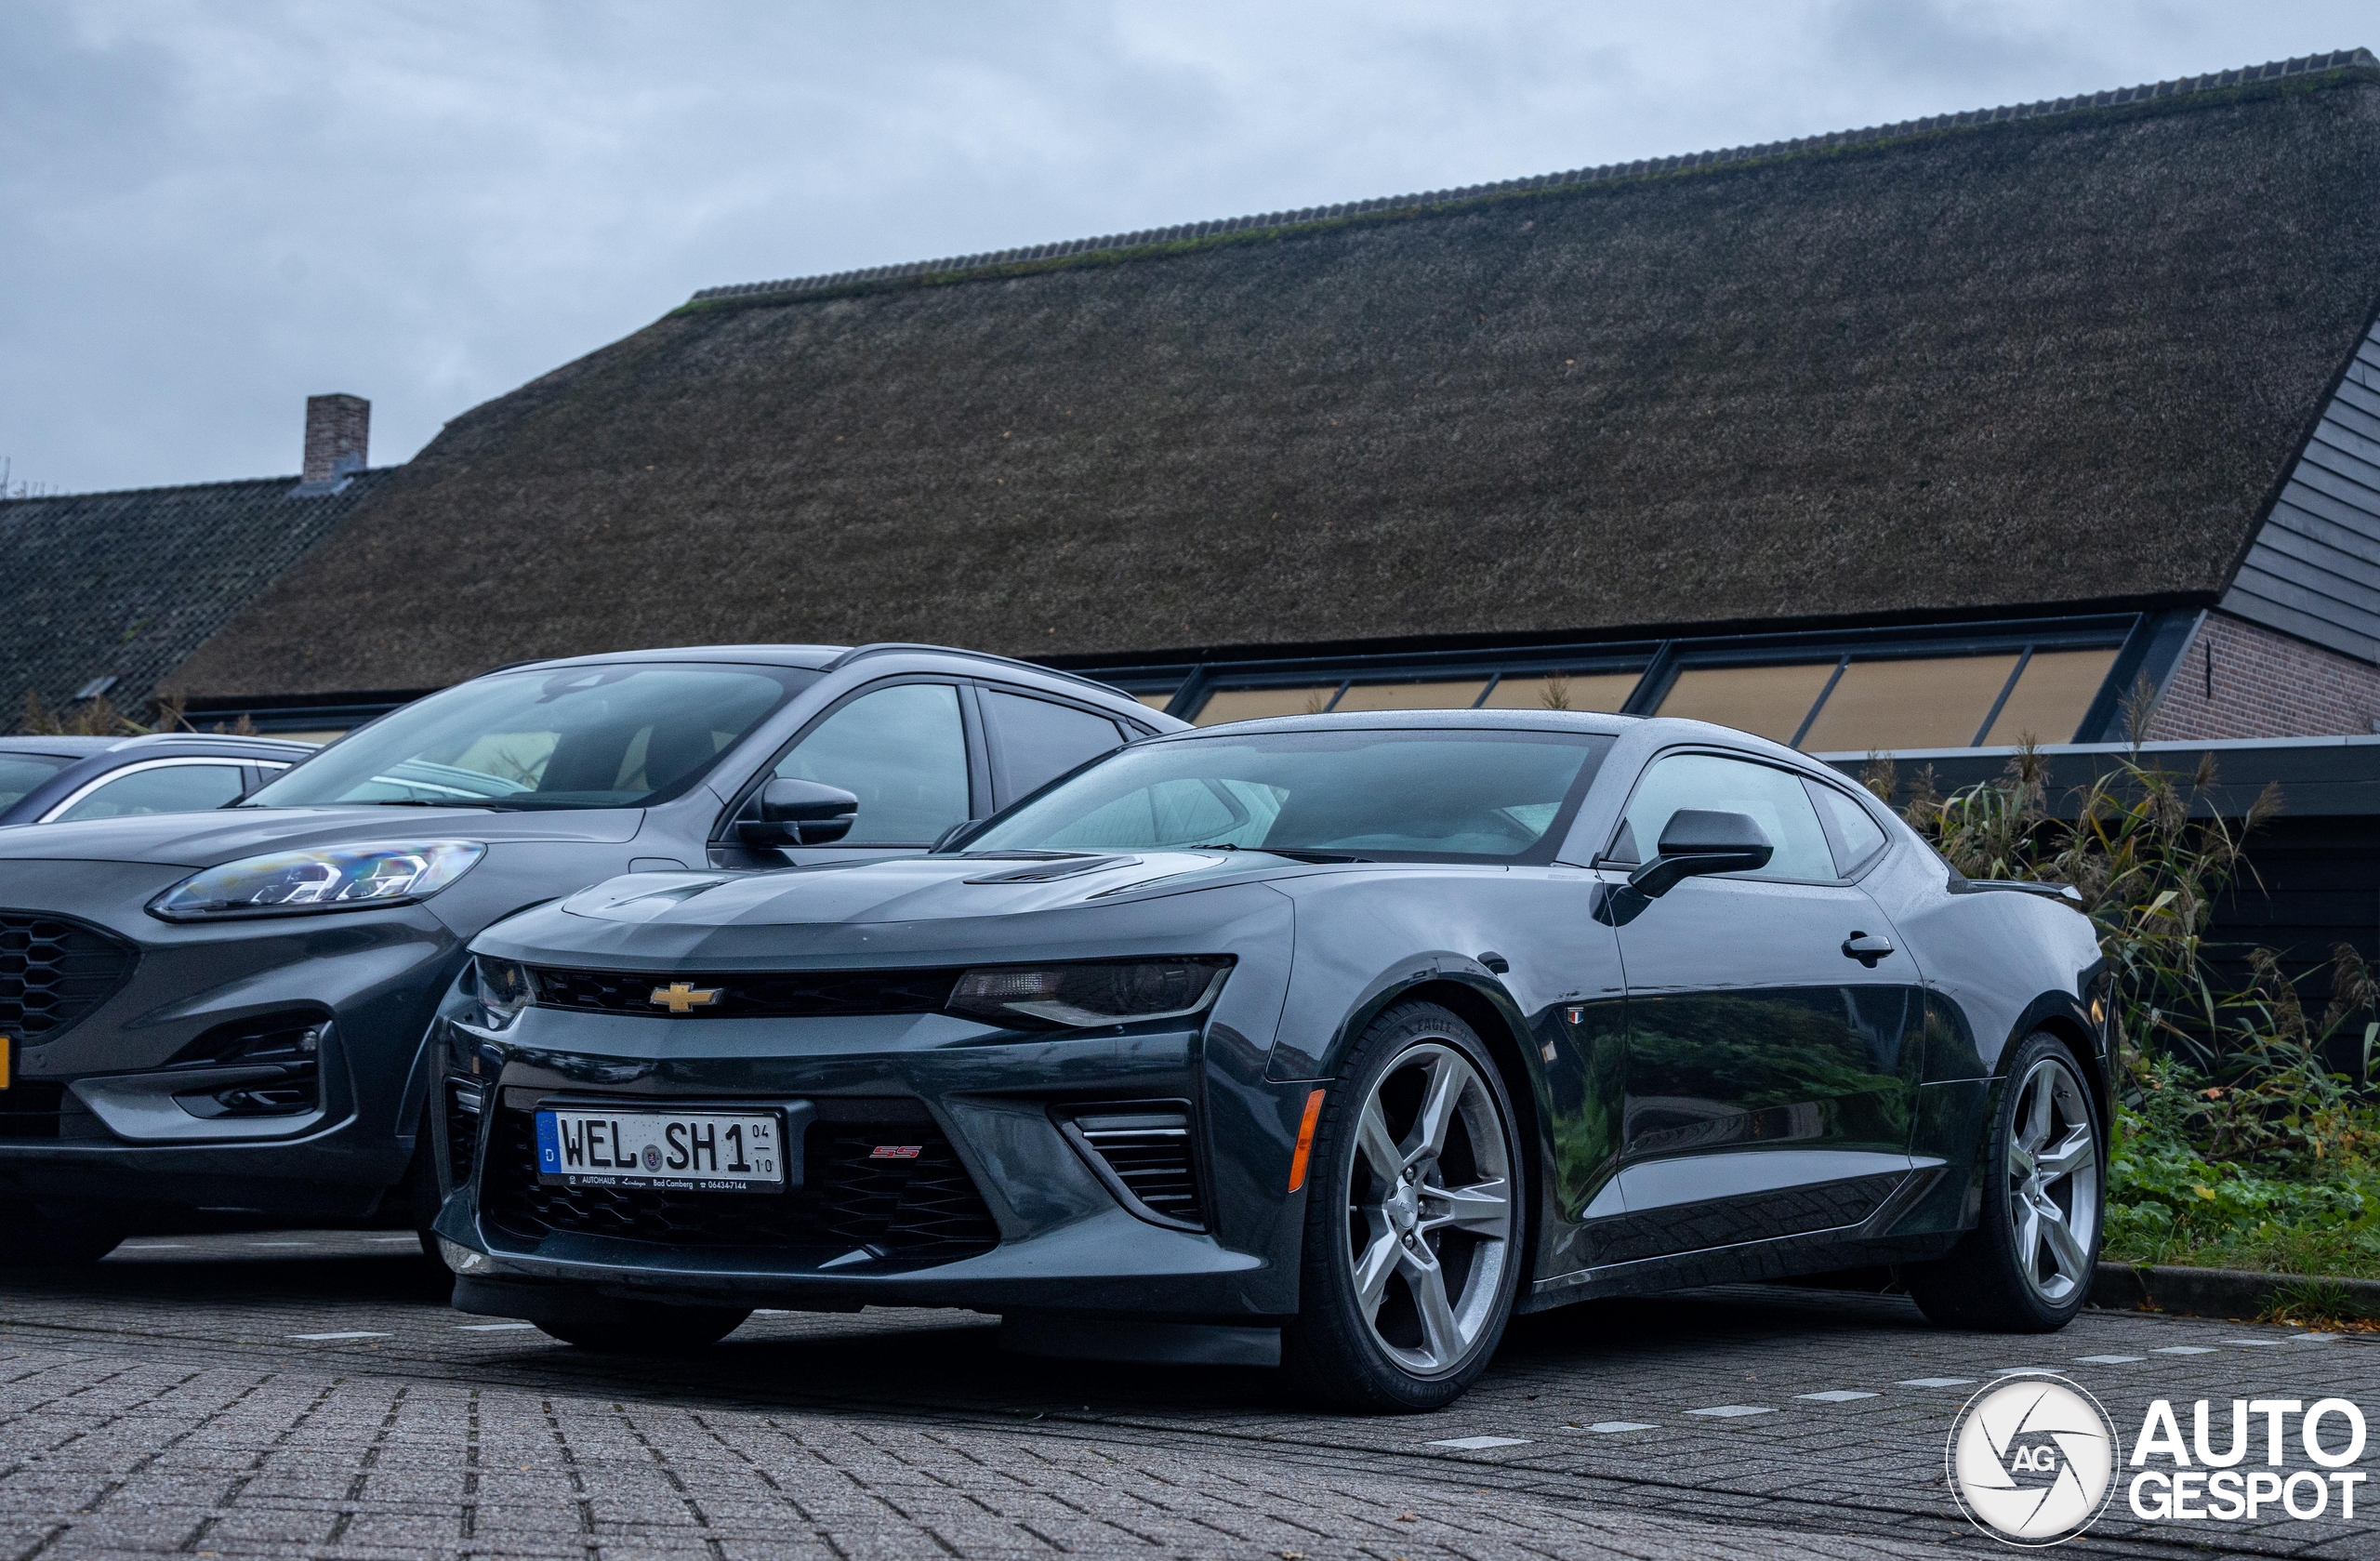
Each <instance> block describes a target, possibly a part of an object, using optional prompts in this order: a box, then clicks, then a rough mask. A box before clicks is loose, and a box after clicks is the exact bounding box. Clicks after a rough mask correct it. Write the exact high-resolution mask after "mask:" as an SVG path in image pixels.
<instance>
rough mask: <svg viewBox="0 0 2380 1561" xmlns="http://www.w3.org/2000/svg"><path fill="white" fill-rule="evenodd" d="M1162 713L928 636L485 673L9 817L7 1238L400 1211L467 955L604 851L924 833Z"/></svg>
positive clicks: (410, 1209) (824, 849)
mask: <svg viewBox="0 0 2380 1561" xmlns="http://www.w3.org/2000/svg"><path fill="white" fill-rule="evenodd" d="M1181 725H1182V723H1181V722H1180V721H1174V720H1172V719H1170V717H1167V716H1164V715H1160V714H1158V713H1157V712H1156V711H1154V710H1151V709H1149V708H1145V707H1144V706H1142V705H1140V704H1139V703H1137V702H1136V701H1134V700H1132V699H1131V698H1130V697H1129V696H1127V695H1122V694H1118V693H1117V692H1116V691H1115V690H1113V689H1110V688H1107V687H1105V686H1104V685H1102V684H1097V683H1092V682H1089V681H1084V680H1081V679H1077V678H1072V677H1069V676H1067V675H1065V674H1064V673H1058V672H1051V671H1049V670H1046V669H1044V668H1038V667H1032V666H1029V665H1026V664H1025V663H1022V662H1014V661H1009V660H1005V659H1002V658H999V657H997V656H985V655H973V654H971V653H967V652H961V651H953V650H946V649H942V648H938V647H934V646H922V645H867V646H863V647H860V648H858V649H842V648H839V647H833V646H802V645H757V646H730V647H710V648H705V649H695V650H656V651H641V652H636V653H632V654H627V655H600V656H585V657H579V658H576V659H572V660H563V661H547V662H537V663H533V664H530V665H526V666H521V667H513V668H504V669H502V670H499V671H496V672H492V673H490V674H488V675H486V676H484V677H482V678H478V679H475V680H473V681H469V682H467V683H462V684H459V685H457V686H456V687H454V688H451V689H448V690H445V691H444V692H443V693H440V694H437V695H431V696H430V697H429V698H427V699H423V700H421V701H419V702H417V703H416V704H413V705H410V706H407V707H405V708H403V709H401V710H398V711H395V712H393V713H392V714H390V715H388V716H385V717H383V718H381V719H380V720H379V721H375V722H374V723H372V724H371V725H369V726H367V727H364V728H363V729H361V730H359V731H357V732H355V733H353V734H350V735H349V736H348V737H346V738H345V739H343V740H341V741H340V742H337V743H336V744H333V745H332V746H331V747H327V748H325V749H324V750H322V751H321V752H320V753H318V754H316V755H315V756H314V757H312V758H310V759H307V760H306V761H303V762H302V763H299V764H298V765H297V766H296V767H294V768H292V769H291V770H289V771H288V772H287V773H286V774H283V775H282V776H281V777H280V778H278V779H276V780H274V781H271V783H269V784H267V785H266V786H264V787H261V788H260V789H258V791H256V792H255V793H253V794H252V795H250V796H248V797H247V798H245V800H241V801H240V802H238V803H237V804H235V805H234V806H232V807H230V808H227V809H224V810H221V811H218V812H213V813H203V814H181V815H179V816H175V815H166V816H157V817H145V818H115V819H109V820H103V821H101V820H95V821H91V822H86V823H59V824H51V825H46V826H44V827H40V828H35V829H10V830H6V831H0V1080H5V1085H0V1191H5V1195H6V1196H5V1197H4V1198H0V1261H17V1262H44V1261H47V1262H60V1261H77V1260H87V1259H91V1258H96V1257H98V1256H99V1255H102V1254H104V1253H105V1252H106V1251H107V1250H110V1249H111V1248H112V1247H113V1246H114V1245H115V1244H116V1243H117V1242H118V1241H120V1240H121V1239H122V1238H123V1237H125V1236H126V1235H129V1234H133V1233H135V1232H147V1231H159V1230H173V1229H182V1228H192V1227H206V1226H217V1227H219V1226H222V1225H225V1224H231V1225H240V1224H245V1225H251V1226H253V1225H260V1224H290V1223H297V1222H304V1223H324V1224H384V1225H389V1226H391V1227H394V1228H415V1229H419V1228H422V1227H424V1226H426V1225H427V1224H429V1221H430V1217H431V1215H432V1214H434V1212H435V1211H436V1206H437V1197H438V1187H437V1177H436V1174H435V1171H434V1168H433V1165H432V1157H431V1155H430V1148H429V1136H428V1134H427V1133H426V1132H425V1131H424V1130H423V1126H422V1124H423V1120H424V1106H425V1104H426V1097H427V1094H428V1091H429V1090H430V1084H431V1080H432V1078H433V1077H434V1075H435V1073H436V1071H437V1069H436V1067H435V1065H433V1064H432V1063H431V1062H430V1061H429V1060H428V1059H426V1057H425V1053H424V1038H425V1036H426V1034H427V1032H428V1030H429V1027H430V1020H431V1017H432V1015H433V1013H434V1012H435V1010H436V1008H437V1005H438V1001H439V999H440V997H441V995H442V994H443V992H444V991H445V989H446V987H447V986H448V985H449V984H450V983H451V982H452V981H453V979H454V977H455V975H456V972H457V970H459V969H460V968H461V965H462V962H463V959H464V946H465V945H466V944H468V943H469V941H470V939H471V938H472V937H473V936H474V935H475V934H477V933H479V932H480V930H481V929H482V928H483V927H486V926H487V925H489V924H490V923H491V922H494V921H496V920H497V919H501V918H503V917H507V916H509V915H512V914H513V913H514V912H516V911H519V910H522V909H524V908H526V907H528V906H535V905H538V904H540V903H543V902H545V901H548V900H551V899H554V898H556V897H558V896H561V895H563V894H568V893H573V892H575V891H576V890H578V889H581V888H584V887H585V886H587V885H588V884H591V883H595V882H598V881H600V880H604V879H607V878H611V877H613V876H615V875H617V874H619V873H623V872H632V871H644V870H653V869H663V870H667V869H670V868H678V867H762V866H789V865H802V864H810V863H819V862H827V861H834V860H839V859H842V860H848V859H853V858H857V857H862V856H870V855H886V854H898V853H908V852H913V851H917V850H921V849H923V848H925V847H927V846H929V845H931V844H932V843H933V842H934V840H936V839H937V838H938V837H940V836H942V835H944V834H945V833H946V832H948V831H949V830H950V829H952V828H953V827H956V826H958V825H960V824H963V823H965V822H967V821H968V820H970V819H973V818H980V817H984V816H986V815H988V814H992V813H993V812H995V811H997V810H998V809H999V808H1001V807H1004V806H1006V805H1007V804H1008V803H1009V802H1011V801H1013V800H1016V799H1017V798H1019V797H1022V796H1024V795H1025V794H1026V793H1027V792H1029V791H1032V790H1034V789H1035V788H1037V787H1039V786H1041V785H1042V784H1043V783H1044V782H1046V781H1049V780H1051V778H1053V777H1055V776H1057V775H1059V774H1064V773H1065V772H1067V771H1069V770H1072V769H1074V768H1076V767H1077V766H1078V765H1079V764H1081V763H1083V762H1085V761H1089V760H1091V759H1092V758H1094V757H1096V756H1097V755H1099V754H1101V753H1104V752H1106V751H1107V750H1109V749H1112V748H1115V747H1119V746H1120V745H1122V744H1123V743H1126V742H1128V741H1131V739H1133V738H1135V737H1140V736H1144V735H1147V734H1154V733H1157V732H1163V731H1172V730H1176V729H1179V728H1180V727H1181Z"/></svg>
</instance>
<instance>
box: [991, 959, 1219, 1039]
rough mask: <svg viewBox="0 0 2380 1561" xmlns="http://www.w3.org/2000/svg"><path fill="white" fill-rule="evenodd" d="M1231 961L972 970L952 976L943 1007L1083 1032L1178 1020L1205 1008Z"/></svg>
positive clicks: (1001, 1020) (1000, 1022) (1148, 961)
mask: <svg viewBox="0 0 2380 1561" xmlns="http://www.w3.org/2000/svg"><path fill="white" fill-rule="evenodd" d="M1231 965H1232V962H1231V960H1230V959H1228V958H1220V957H1212V956H1198V957H1194V958H1189V959H1131V960H1123V959H1119V960H1116V961H1113V962H1107V963H1101V964H1095V965H1044V966H1041V967H1039V968H1038V969H1034V968H1027V969H1018V968H1015V967H1009V968H1006V969H992V970H974V971H969V972H966V973H965V974H964V975H961V976H960V977H959V983H958V985H957V986H953V987H952V988H951V992H950V1001H949V1002H948V1004H947V1005H945V1006H947V1007H948V1008H949V1010H950V1012H953V1013H963V1014H965V1015H967V1016H968V1017H969V1018H971V1019H981V1020H984V1021H985V1022H986V1023H989V1024H994V1025H1013V1024H1015V1023H1016V1022H1017V1020H1018V1019H1019V1018H1025V1019H1038V1020H1040V1021H1042V1022H1043V1023H1045V1024H1054V1025H1075V1026H1077V1027H1078V1028H1083V1029H1089V1028H1091V1027H1093V1026H1095V1025H1126V1024H1139V1023H1141V1022H1143V1021H1144V1020H1150V1019H1183V1018H1187V1017H1188V1016H1189V1015H1191V1014H1194V1013H1203V1012H1206V1011H1207V1009H1208V1008H1210V1006H1212V1004H1213V1003H1214V1000H1215V996H1216V994H1217V993H1219V992H1221V991H1222V990H1223V977H1224V976H1226V975H1228V974H1230V973H1231Z"/></svg>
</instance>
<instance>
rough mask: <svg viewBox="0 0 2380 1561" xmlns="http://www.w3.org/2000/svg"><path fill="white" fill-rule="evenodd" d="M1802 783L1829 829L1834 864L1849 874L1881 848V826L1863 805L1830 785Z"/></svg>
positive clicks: (1882, 842) (1882, 829) (1845, 873)
mask: <svg viewBox="0 0 2380 1561" xmlns="http://www.w3.org/2000/svg"><path fill="white" fill-rule="evenodd" d="M1805 784H1807V785H1808V787H1809V788H1810V795H1811V796H1813V797H1816V798H1817V799H1818V811H1819V812H1820V813H1822V814H1824V815H1825V817H1826V822H1827V824H1828V825H1829V826H1830V827H1831V829H1832V832H1833V836H1834V846H1835V866H1838V867H1840V868H1841V869H1842V871H1843V876H1844V877H1845V878H1849V877H1850V876H1851V875H1852V874H1853V873H1854V872H1855V871H1857V870H1858V867H1859V866H1860V864H1862V863H1864V862H1866V861H1867V860H1868V858H1870V857H1871V856H1873V855H1875V854H1876V853H1877V852H1879V851H1882V850H1883V849H1884V826H1883V825H1881V824H1878V823H1877V822H1876V821H1875V820H1874V819H1873V818H1871V817H1870V816H1869V814H1868V810H1867V809H1865V808H1863V807H1861V806H1860V805H1859V804H1858V803H1857V802H1855V801H1853V800H1851V799H1850V798H1848V797H1845V795H1844V794H1843V793H1842V792H1840V791H1837V790H1836V789H1835V788H1834V787H1831V786H1822V785H1820V784H1819V783H1818V782H1817V781H1810V782H1807V783H1805Z"/></svg>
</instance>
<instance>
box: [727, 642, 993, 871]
mask: <svg viewBox="0 0 2380 1561" xmlns="http://www.w3.org/2000/svg"><path fill="white" fill-rule="evenodd" d="M909 683H932V684H936V685H938V686H940V687H943V688H947V689H950V690H952V691H953V692H954V693H955V694H957V695H958V697H959V734H960V738H961V740H962V741H963V742H964V743H965V744H966V747H967V818H966V822H967V823H970V824H973V823H978V822H980V821H982V820H983V819H984V818H985V817H987V816H989V814H990V812H991V810H990V809H989V808H988V806H987V804H988V802H989V801H990V800H991V795H992V774H991V761H990V760H989V758H988V757H987V756H986V754H985V745H984V713H983V711H982V710H981V709H979V708H977V707H976V703H975V680H974V679H972V678H968V677H963V676H958V675H954V674H951V673H947V672H897V673H894V674H893V676H891V677H888V678H878V679H875V680H874V681H869V682H865V683H861V684H859V685H858V686H857V687H855V688H853V689H852V690H851V691H850V692H848V693H846V694H843V695H840V696H838V697H837V698H836V699H835V700H834V702H833V703H831V704H829V705H828V706H827V707H826V708H825V709H822V710H820V711H819V712H818V713H817V714H816V715H813V716H812V717H811V718H810V719H809V720H808V721H803V722H802V723H801V724H800V726H799V727H796V728H795V729H794V732H793V734H792V735H791V736H789V737H787V738H786V739H785V741H783V742H782V743H779V744H778V745H777V747H776V748H775V750H774V752H772V753H771V754H770V755H769V756H768V757H767V758H766V759H763V760H762V761H760V763H759V764H758V765H757V766H756V767H755V768H754V769H753V771H752V774H750V776H748V777H747V779H746V780H745V782H744V784H743V785H742V786H741V787H738V788H737V789H736V791H735V793H734V796H733V797H732V798H731V799H730V800H729V801H728V804H727V806H726V807H725V808H723V809H722V810H721V812H720V814H719V817H718V819H717V821H716V822H715V823H714V824H713V825H712V827H711V835H710V840H709V841H708V844H709V846H710V847H711V848H712V849H714V850H721V849H729V850H737V851H750V850H752V849H753V848H752V847H750V846H747V845H746V844H745V843H744V842H743V840H741V839H739V838H738V837H737V835H736V833H735V826H736V825H737V823H738V822H740V821H741V820H742V819H743V818H744V816H745V814H747V811H749V809H750V808H751V807H752V805H753V801H754V800H755V799H756V798H758V797H759V796H760V787H764V786H766V785H768V784H769V782H771V781H773V780H774V779H775V778H776V774H777V766H778V765H780V764H782V763H784V762H785V761H786V756H787V755H788V754H790V753H791V752H793V750H794V749H795V748H798V747H800V746H801V745H802V743H803V742H804V741H805V740H806V739H807V738H808V737H809V736H810V734H812V733H813V732H815V731H816V730H818V728H819V727H821V726H823V725H825V724H826V721H828V720H830V719H831V718H832V717H833V716H834V715H835V714H836V712H838V711H839V710H840V709H842V708H843V707H845V706H846V705H851V704H854V703H856V702H857V701H859V700H861V699H865V698H866V697H867V696H868V695H871V694H878V693H881V692H882V691H883V690H885V689H888V688H897V687H901V686H903V685H905V684H909ZM932 844H933V842H932V841H931V840H923V841H919V842H918V843H917V844H915V845H909V844H901V845H885V844H870V845H862V844H856V843H855V844H853V845H849V846H846V845H844V844H843V843H842V842H841V841H840V840H837V841H835V842H833V843H831V844H828V845H819V846H802V847H799V848H797V849H800V850H803V851H875V852H885V851H921V850H927V849H931V847H932ZM760 849H762V850H767V851H782V850H785V849H787V848H784V847H779V846H767V847H762V848H760Z"/></svg>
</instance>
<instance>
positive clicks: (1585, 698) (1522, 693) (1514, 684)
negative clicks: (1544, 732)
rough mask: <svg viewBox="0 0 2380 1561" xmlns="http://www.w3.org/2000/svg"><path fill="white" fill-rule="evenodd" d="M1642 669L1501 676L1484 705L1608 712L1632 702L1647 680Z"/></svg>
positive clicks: (1499, 708) (1486, 706)
mask: <svg viewBox="0 0 2380 1561" xmlns="http://www.w3.org/2000/svg"><path fill="white" fill-rule="evenodd" d="M1643 678H1644V674H1643V673H1642V672H1590V673H1585V674H1582V675H1580V676H1579V677H1575V678H1574V677H1572V676H1570V675H1569V674H1568V673H1567V672H1554V673H1550V674H1547V675H1545V676H1541V677H1540V676H1539V675H1537V674H1536V673H1528V674H1525V675H1523V676H1521V677H1517V678H1499V679H1497V680H1496V686H1495V687H1494V688H1491V689H1489V690H1488V697H1487V698H1486V699H1485V700H1483V701H1481V708H1484V709H1489V710H1601V711H1604V712H1605V713H1607V714H1608V713H1610V712H1612V711H1615V710H1618V709H1619V708H1620V707H1621V706H1622V705H1625V704H1626V703H1628V696H1629V695H1632V694H1633V693H1635V692H1636V685H1637V683H1638V682H1640V681H1643Z"/></svg>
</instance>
